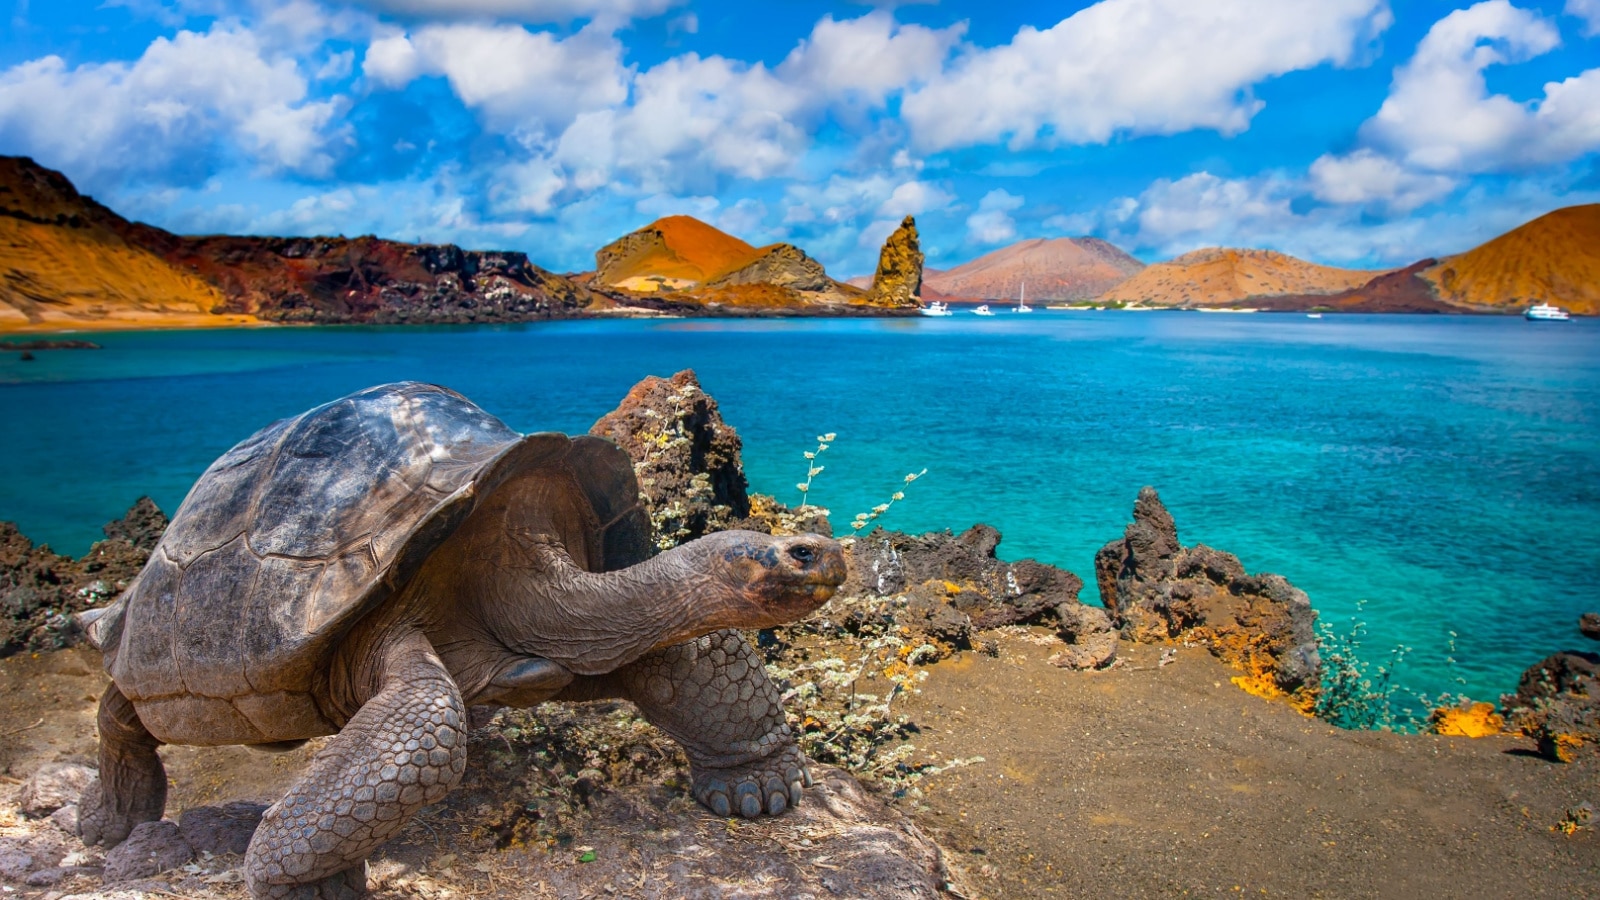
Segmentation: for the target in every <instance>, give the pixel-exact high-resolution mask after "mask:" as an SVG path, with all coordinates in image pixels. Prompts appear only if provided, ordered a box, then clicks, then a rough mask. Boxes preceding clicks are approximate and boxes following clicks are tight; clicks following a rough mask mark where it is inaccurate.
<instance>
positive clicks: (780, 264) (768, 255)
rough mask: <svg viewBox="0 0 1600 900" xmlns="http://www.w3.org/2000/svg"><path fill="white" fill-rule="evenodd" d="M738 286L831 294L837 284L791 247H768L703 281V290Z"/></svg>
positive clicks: (836, 288) (816, 265) (800, 251)
mask: <svg viewBox="0 0 1600 900" xmlns="http://www.w3.org/2000/svg"><path fill="white" fill-rule="evenodd" d="M740 284H771V285H776V286H778V287H784V288H791V289H793V290H797V291H835V290H838V287H839V286H838V284H837V283H836V282H835V281H834V280H833V279H832V278H829V277H828V273H827V271H825V270H824V269H823V268H822V263H819V262H817V261H816V260H814V259H812V258H811V257H809V256H807V255H806V253H805V251H804V250H801V249H800V248H799V247H796V246H795V245H793V244H772V245H771V246H768V247H763V248H761V250H760V251H759V255H758V256H756V258H755V259H752V260H751V261H750V262H748V263H746V264H745V265H742V266H740V267H738V268H736V269H733V270H731V271H728V272H724V273H722V274H720V275H717V276H716V277H714V278H712V279H710V280H708V281H706V282H705V284H704V286H705V287H707V288H718V287H730V286H733V285H740Z"/></svg>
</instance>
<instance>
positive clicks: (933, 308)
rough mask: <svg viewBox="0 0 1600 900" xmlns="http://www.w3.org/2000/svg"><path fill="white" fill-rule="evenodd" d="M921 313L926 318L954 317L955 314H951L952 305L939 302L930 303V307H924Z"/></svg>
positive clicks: (932, 301)
mask: <svg viewBox="0 0 1600 900" xmlns="http://www.w3.org/2000/svg"><path fill="white" fill-rule="evenodd" d="M920 312H921V313H922V314H923V315H925V316H948V315H953V313H951V312H950V304H948V303H940V302H939V301H937V300H931V301H929V302H928V305H927V306H924V307H922V309H921V310H920Z"/></svg>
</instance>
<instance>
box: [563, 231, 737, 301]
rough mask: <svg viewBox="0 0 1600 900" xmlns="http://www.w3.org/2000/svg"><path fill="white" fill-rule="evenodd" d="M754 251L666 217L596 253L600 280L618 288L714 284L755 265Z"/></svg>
mask: <svg viewBox="0 0 1600 900" xmlns="http://www.w3.org/2000/svg"><path fill="white" fill-rule="evenodd" d="M758 255H760V251H758V250H757V249H756V248H755V247H752V246H751V245H749V244H747V243H745V242H744V241H741V240H739V239H738V238H736V237H734V236H733V235H731V234H728V233H727V232H725V231H722V230H720V229H717V228H713V227H712V226H710V225H707V224H706V223H704V222H702V221H700V220H699V219H696V218H694V217H693V216H667V217H666V218H664V219H657V220H656V221H654V222H651V223H650V224H649V225H646V226H645V227H643V228H640V229H639V230H638V231H633V232H629V233H628V234H625V235H623V236H622V237H620V238H617V239H616V240H614V241H612V242H611V243H609V244H607V245H605V246H604V247H601V248H600V249H599V250H597V251H595V255H594V263H595V266H594V268H595V278H596V279H597V280H599V282H600V283H601V284H607V285H611V286H613V287H634V285H630V284H626V283H625V282H628V281H629V280H630V279H648V278H661V279H668V280H669V282H692V283H695V284H699V283H701V282H705V281H710V280H712V279H714V278H716V277H717V276H718V275H721V274H723V273H725V272H731V271H733V270H735V269H739V268H742V267H744V266H747V265H749V264H750V263H752V262H754V261H755V259H756V257H757V256H758Z"/></svg>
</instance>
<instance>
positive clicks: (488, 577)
mask: <svg viewBox="0 0 1600 900" xmlns="http://www.w3.org/2000/svg"><path fill="white" fill-rule="evenodd" d="M513 543H515V544H516V545H517V546H518V549H520V550H521V551H523V552H521V553H516V554H514V556H512V558H503V559H502V560H501V561H500V563H499V564H498V565H496V566H494V567H493V571H487V572H483V573H481V574H480V580H479V587H480V588H481V590H482V591H483V594H484V596H483V597H482V600H481V601H480V602H478V603H475V604H474V605H475V606H477V607H478V608H479V609H480V610H483V611H484V613H485V615H484V620H483V621H482V623H481V627H482V628H483V629H484V630H485V631H487V632H488V633H489V634H490V635H492V636H493V638H494V639H495V640H496V642H498V643H499V644H501V645H502V646H504V647H506V648H507V649H508V650H511V651H513V652H515V653H517V654H520V655H524V656H537V657H541V658H543V659H548V660H551V661H552V662H556V663H559V664H561V665H562V666H563V667H565V668H566V669H567V670H569V671H571V672H573V673H575V674H578V675H599V674H603V673H606V672H611V671H614V670H615V669H617V668H618V667H620V666H623V665H626V664H627V663H630V662H633V661H634V660H636V659H638V658H639V657H640V656H643V655H644V654H645V653H647V652H648V651H650V650H652V649H654V648H656V647H664V646H668V645H671V644H677V643H682V642H684V641H687V640H691V639H693V638H696V637H699V636H700V635H702V634H706V633H708V632H711V631H715V630H716V629H718V628H723V627H727V626H730V625H734V624H738V622H739V621H741V620H742V619H745V618H749V616H748V614H747V615H746V616H743V617H740V616H738V615H737V613H738V611H739V609H740V607H742V606H743V605H745V604H744V602H741V600H742V598H741V596H740V595H739V593H738V592H737V591H735V590H734V589H733V588H731V587H729V586H727V585H725V584H723V583H722V582H721V581H720V580H719V579H717V578H715V577H714V576H712V575H710V574H708V572H709V571H710V567H709V566H707V565H706V557H707V556H708V550H709V548H708V547H707V545H706V544H705V542H699V541H697V542H692V543H690V544H687V545H684V546H682V547H676V548H674V549H672V550H669V551H667V552H665V553H662V554H661V555H660V556H657V557H654V558H653V559H650V560H647V561H646V562H643V563H640V564H639V565H636V566H632V567H630V568H627V569H622V570H620V571H616V572H605V573H597V572H588V571H584V570H583V569H581V568H579V567H578V566H577V565H576V564H575V563H574V562H573V561H572V558H571V557H570V556H568V555H567V553H566V551H565V550H563V549H562V547H561V546H560V545H559V544H557V543H554V542H549V541H543V540H539V539H536V538H520V539H515V540H514V541H513Z"/></svg>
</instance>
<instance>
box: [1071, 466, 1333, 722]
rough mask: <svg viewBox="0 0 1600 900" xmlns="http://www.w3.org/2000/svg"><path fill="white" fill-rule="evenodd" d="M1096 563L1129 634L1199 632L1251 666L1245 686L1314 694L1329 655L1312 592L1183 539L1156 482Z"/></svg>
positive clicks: (1103, 594)
mask: <svg viewBox="0 0 1600 900" xmlns="http://www.w3.org/2000/svg"><path fill="white" fill-rule="evenodd" d="M1094 571H1095V580H1096V582H1097V583H1098V584H1099V587H1100V598H1101V600H1103V601H1104V602H1105V605H1106V609H1107V610H1108V611H1109V612H1110V613H1111V616H1112V618H1113V620H1114V621H1115V622H1116V625H1117V627H1118V628H1120V629H1121V630H1122V633H1123V635H1124V636H1126V637H1128V638H1131V639H1133V640H1136V641H1143V642H1159V641H1167V640H1173V639H1180V638H1181V639H1183V640H1188V641H1200V642H1203V643H1205V644H1206V645H1207V646H1209V647H1210V649H1211V652H1212V653H1213V654H1214V655H1216V656H1217V657H1218V658H1220V659H1222V660H1224V661H1225V662H1229V663H1231V664H1233V665H1235V666H1237V667H1239V668H1241V669H1243V670H1244V672H1245V675H1244V676H1243V677H1242V680H1241V681H1240V685H1241V686H1242V687H1245V688H1246V689H1248V690H1252V691H1253V692H1256V693H1263V694H1268V695H1276V694H1288V695H1291V696H1292V697H1294V699H1296V700H1297V701H1300V702H1309V701H1310V700H1312V699H1314V697H1315V694H1316V691H1317V688H1318V682H1319V679H1320V677H1321V668H1322V662H1321V659H1320V657H1319V656H1318V653H1317V641H1316V633H1315V630H1314V626H1315V623H1316V618H1317V614H1316V612H1315V611H1313V610H1312V609H1311V601H1310V600H1309V599H1308V598H1307V597H1306V595H1305V593H1304V592H1303V591H1300V590H1298V589H1296V588H1295V587H1294V586H1293V585H1291V584H1290V583H1289V582H1288V581H1287V580H1285V579H1284V578H1283V577H1282V576H1280V575H1271V574H1260V575H1251V574H1248V573H1246V572H1245V570H1244V566H1242V565H1241V564H1240V563H1239V559H1238V557H1236V556H1234V555H1233V554H1231V553H1224V552H1222V551H1220V550H1213V549H1212V548H1210V547H1207V546H1206V545H1204V544H1198V545H1196V546H1194V547H1185V546H1183V545H1182V544H1181V543H1179V541H1178V527H1177V524H1176V523H1175V522H1174V521H1173V519H1172V514H1171V513H1169V512H1168V511H1167V508H1166V507H1165V506H1164V505H1162V503H1161V498H1160V497H1159V496H1157V494H1156V492H1155V489H1154V488H1149V487H1146V488H1143V489H1141V490H1140V491H1139V497H1138V499H1137V500H1136V501H1135V502H1134V506H1133V523H1132V524H1131V525H1129V526H1128V527H1127V529H1126V530H1125V531H1124V532H1123V536H1122V538H1121V539H1119V540H1115V541H1112V542H1111V543H1109V544H1107V545H1105V546H1104V547H1102V548H1100V551H1099V552H1098V553H1096V554H1095V560H1094Z"/></svg>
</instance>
